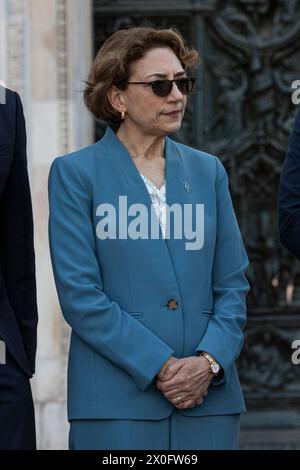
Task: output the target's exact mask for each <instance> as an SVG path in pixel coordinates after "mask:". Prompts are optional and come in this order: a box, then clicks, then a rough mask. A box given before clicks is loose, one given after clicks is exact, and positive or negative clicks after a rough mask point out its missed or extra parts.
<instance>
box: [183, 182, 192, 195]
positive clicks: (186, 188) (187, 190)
mask: <svg viewBox="0 0 300 470" xmlns="http://www.w3.org/2000/svg"><path fill="white" fill-rule="evenodd" d="M184 189H185V190H186V192H188V193H190V192H191V188H190V185H189V183H188V182H187V181H185V182H184Z"/></svg>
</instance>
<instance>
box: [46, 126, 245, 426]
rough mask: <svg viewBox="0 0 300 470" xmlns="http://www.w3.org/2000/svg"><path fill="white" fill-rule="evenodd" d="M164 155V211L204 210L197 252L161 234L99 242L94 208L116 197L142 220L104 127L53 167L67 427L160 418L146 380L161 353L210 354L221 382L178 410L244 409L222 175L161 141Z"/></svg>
mask: <svg viewBox="0 0 300 470" xmlns="http://www.w3.org/2000/svg"><path fill="white" fill-rule="evenodd" d="M165 155H166V199H167V203H168V205H169V206H171V205H172V204H174V203H177V204H180V205H182V206H183V204H190V205H191V204H192V207H195V204H196V203H198V204H204V244H203V246H202V248H201V249H197V250H190V249H189V250H188V249H186V245H185V243H186V242H187V240H186V239H185V237H183V238H176V237H175V236H172V228H171V231H170V238H166V239H164V238H162V236H161V235H162V234H161V232H160V237H159V238H157V239H153V238H152V239H151V238H150V236H149V237H148V238H137V239H133V238H129V237H127V238H126V237H123V238H121V237H117V238H112V237H110V238H106V239H105V238H103V237H102V238H101V236H99V225H98V224H99V221H100V220H101V218H100V217H99V215H98V214H99V212H98V211H97V208H98V206H99V205H100V204H105V203H106V204H107V203H109V204H112V205H113V206H114V207H115V208H116V209H117V208H118V204H119V196H122V195H123V196H127V204H128V206H131V205H132V204H135V203H142V204H143V205H144V206H145V207H147V209H148V211H149V213H150V212H151V198H150V196H149V193H148V191H147V188H146V186H145V184H144V182H143V180H142V178H141V176H140V173H139V171H138V169H137V168H136V166H135V164H134V163H133V161H132V158H131V156H130V154H129V153H128V151H127V149H126V148H125V146H124V145H123V144H122V142H121V141H120V140H119V139H118V137H117V135H116V134H115V132H114V130H113V129H112V128H111V127H108V128H107V130H106V133H105V135H104V137H103V138H102V139H100V140H99V141H98V142H96V143H95V144H93V145H90V146H88V147H86V148H83V149H80V150H78V151H76V152H73V153H70V154H68V155H64V156H60V157H57V158H56V159H55V160H54V161H53V163H52V166H51V169H50V175H49V206H50V207H49V209H50V215H49V239H50V251H51V259H52V266H53V272H54V278H55V283H56V288H57V292H58V297H59V302H60V306H61V310H62V313H63V316H64V318H65V319H66V321H67V322H68V324H69V325H70V326H71V328H72V332H71V340H70V350H69V363H68V418H69V420H71V419H81V418H82V419H95V418H99V419H103V418H106V419H110V418H111V419H162V418H166V417H168V416H169V415H170V414H171V413H172V411H173V409H174V407H173V405H172V404H171V403H170V402H169V401H168V400H167V399H166V398H165V397H164V395H163V394H162V392H161V391H159V390H158V389H157V388H156V377H155V376H156V374H157V373H158V372H159V370H160V368H161V367H162V365H163V364H164V363H165V362H166V360H167V359H168V358H169V357H170V356H171V355H173V356H175V357H177V358H182V357H187V356H191V355H195V354H196V353H197V351H207V352H209V353H210V354H212V356H214V357H215V359H216V360H217V361H218V362H219V363H220V365H221V366H222V368H223V370H224V374H223V376H222V377H221V378H219V379H216V378H214V379H213V381H212V384H211V386H210V388H209V393H208V395H207V397H206V398H205V399H204V402H203V404H201V405H198V406H195V407H194V408H192V409H187V410H180V413H182V414H184V415H187V416H203V415H223V414H232V413H242V412H244V411H245V404H244V400H243V395H242V392H241V388H240V383H239V379H238V375H237V370H236V366H235V360H236V359H237V357H238V356H239V354H240V351H241V348H242V345H243V328H244V325H245V321H246V305H245V296H246V294H247V292H248V290H249V283H248V281H247V279H246V277H245V274H244V273H245V270H246V269H247V266H248V262H249V261H248V257H247V254H246V252H245V249H244V245H243V241H242V238H241V234H240V231H239V228H238V224H237V221H236V217H235V214H234V210H233V206H232V202H231V197H230V193H229V189H228V178H227V174H226V171H225V169H224V167H223V165H222V163H221V162H220V160H219V159H218V158H217V157H215V156H213V155H209V154H207V153H205V152H201V151H199V150H196V149H194V148H191V147H188V146H186V145H184V144H181V143H178V142H176V141H174V140H173V139H171V138H169V137H165ZM116 219H117V224H118V223H119V221H118V217H117V218H116ZM129 219H130V217H129ZM129 219H128V220H129ZM171 226H172V224H171ZM149 233H150V226H149ZM170 300H172V301H171V302H170Z"/></svg>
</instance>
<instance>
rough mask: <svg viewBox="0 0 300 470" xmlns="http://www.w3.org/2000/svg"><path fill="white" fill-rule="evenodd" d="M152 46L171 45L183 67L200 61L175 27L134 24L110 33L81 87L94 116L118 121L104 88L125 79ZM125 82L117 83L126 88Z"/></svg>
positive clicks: (120, 87)
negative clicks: (134, 64)
mask: <svg viewBox="0 0 300 470" xmlns="http://www.w3.org/2000/svg"><path fill="white" fill-rule="evenodd" d="M153 47H170V48H171V49H172V50H173V51H174V53H175V54H176V56H177V57H178V59H179V60H180V62H181V65H182V67H183V69H184V70H187V69H188V68H190V67H193V66H195V65H196V64H197V63H198V61H199V54H198V52H197V51H196V49H194V48H191V49H189V48H188V47H186V45H185V43H184V39H183V37H182V35H181V34H180V33H179V31H177V30H176V29H175V28H169V29H155V28H150V27H142V26H138V27H137V26H134V27H130V28H126V29H120V30H119V31H116V32H115V33H113V34H112V35H111V36H110V37H109V38H108V39H107V40H106V41H105V42H104V44H103V45H102V46H101V48H100V49H99V52H98V54H97V56H96V58H95V59H94V61H93V63H92V66H91V68H90V72H89V76H88V81H86V82H85V83H86V87H85V89H84V92H83V93H84V102H85V104H86V106H87V108H88V109H89V110H90V112H91V113H92V114H93V115H94V117H95V118H96V119H101V120H104V121H109V122H111V123H112V124H114V125H118V124H120V116H119V113H118V112H117V111H116V110H115V109H114V108H113V107H112V106H111V104H110V102H109V100H108V98H107V92H108V90H109V88H110V87H111V86H112V85H116V84H117V83H118V82H120V81H121V80H125V81H126V80H128V78H129V66H130V64H131V63H132V62H134V61H135V60H138V59H141V58H142V57H143V55H144V53H145V52H146V51H147V50H149V49H152V48H153ZM126 86H127V85H126V84H125V85H124V84H123V85H121V84H118V88H119V89H123V90H124V89H126Z"/></svg>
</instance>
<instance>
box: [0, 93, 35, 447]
mask: <svg viewBox="0 0 300 470" xmlns="http://www.w3.org/2000/svg"><path fill="white" fill-rule="evenodd" d="M1 97H2V99H1V102H0V226H1V229H0V262H1V265H0V266H1V271H0V289H1V293H0V341H1V345H2V348H1V351H2V354H1V360H0V449H1V450H2V449H4V450H18V449H22V450H25V449H26V450H27V449H28V450H29V449H35V448H36V435H35V419H34V407H33V400H32V393H31V387H30V381H29V379H30V378H31V377H32V376H33V374H34V372H35V354H36V342H37V339H36V336H37V335H36V333H37V321H38V316H37V301H36V281H35V255H34V245H33V217H32V206H31V195H30V187H29V180H28V172H27V158H26V128H25V120H24V115H23V108H22V103H21V100H20V97H19V95H18V94H17V93H16V92H13V91H11V90H8V89H3V88H2V90H1ZM3 346H4V348H3ZM3 351H5V354H3ZM4 356H5V357H4Z"/></svg>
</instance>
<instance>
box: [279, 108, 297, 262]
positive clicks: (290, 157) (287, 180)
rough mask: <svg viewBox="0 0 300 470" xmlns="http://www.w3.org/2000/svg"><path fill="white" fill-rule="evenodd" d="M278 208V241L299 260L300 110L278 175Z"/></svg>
mask: <svg viewBox="0 0 300 470" xmlns="http://www.w3.org/2000/svg"><path fill="white" fill-rule="evenodd" d="M278 209H279V234H280V242H281V244H282V245H283V246H284V247H285V248H286V249H287V250H288V251H289V252H290V253H291V254H293V255H294V256H295V257H296V258H297V259H298V260H300V110H298V113H297V115H296V118H295V122H294V128H293V131H292V133H291V135H290V138H289V145H288V151H287V154H286V158H285V161H284V164H283V168H282V172H281V176H280V186H279V198H278Z"/></svg>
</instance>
